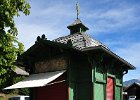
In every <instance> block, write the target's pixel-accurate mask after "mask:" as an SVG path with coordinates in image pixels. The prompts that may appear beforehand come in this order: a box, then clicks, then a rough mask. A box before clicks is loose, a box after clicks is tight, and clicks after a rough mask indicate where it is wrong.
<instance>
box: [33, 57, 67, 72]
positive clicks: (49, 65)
mask: <svg viewBox="0 0 140 100" xmlns="http://www.w3.org/2000/svg"><path fill="white" fill-rule="evenodd" d="M66 67H67V60H66V59H64V58H53V59H49V60H43V61H40V62H36V63H35V73H42V72H48V71H57V70H63V69H66Z"/></svg>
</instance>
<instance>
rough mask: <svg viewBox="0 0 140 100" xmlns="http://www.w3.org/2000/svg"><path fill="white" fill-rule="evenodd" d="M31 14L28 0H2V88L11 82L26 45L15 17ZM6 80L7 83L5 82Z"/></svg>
mask: <svg viewBox="0 0 140 100" xmlns="http://www.w3.org/2000/svg"><path fill="white" fill-rule="evenodd" d="M20 12H23V13H24V14H25V15H29V14H30V5H29V3H28V2H27V1H26V0H0V88H1V89H2V88H3V87H5V86H6V85H7V84H6V83H8V84H9V82H10V80H8V79H10V78H9V77H10V73H11V71H12V70H13V69H14V68H15V67H14V64H13V63H14V62H15V60H16V59H17V56H18V55H19V54H21V53H22V52H23V50H24V46H23V44H22V43H20V42H19V41H18V39H17V35H18V31H17V28H16V25H15V22H14V17H16V16H17V17H18V16H20ZM5 82H6V83H5Z"/></svg>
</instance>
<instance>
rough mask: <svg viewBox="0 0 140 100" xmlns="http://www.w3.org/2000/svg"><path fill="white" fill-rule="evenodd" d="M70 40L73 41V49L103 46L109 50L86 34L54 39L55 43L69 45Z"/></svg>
mask: <svg viewBox="0 0 140 100" xmlns="http://www.w3.org/2000/svg"><path fill="white" fill-rule="evenodd" d="M68 40H71V42H72V45H73V47H74V48H76V49H79V50H81V49H84V48H88V47H95V46H103V47H105V48H108V47H107V46H105V45H104V44H102V43H101V42H99V41H97V40H96V39H93V38H91V37H90V36H89V35H88V34H86V33H85V32H82V33H80V32H78V33H75V34H71V35H68V36H64V37H59V38H57V39H54V40H53V41H56V42H60V43H64V44H67V42H68Z"/></svg>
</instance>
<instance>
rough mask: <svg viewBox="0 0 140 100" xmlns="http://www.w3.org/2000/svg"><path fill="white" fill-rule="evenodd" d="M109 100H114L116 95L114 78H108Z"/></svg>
mask: <svg viewBox="0 0 140 100" xmlns="http://www.w3.org/2000/svg"><path fill="white" fill-rule="evenodd" d="M106 92H107V100H113V95H114V82H113V79H112V78H107V89H106Z"/></svg>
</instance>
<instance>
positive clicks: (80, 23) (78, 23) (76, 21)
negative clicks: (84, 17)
mask: <svg viewBox="0 0 140 100" xmlns="http://www.w3.org/2000/svg"><path fill="white" fill-rule="evenodd" d="M77 25H80V26H83V27H84V28H86V30H89V28H88V27H86V26H85V25H84V24H83V23H82V21H81V20H80V19H79V18H78V19H76V20H75V21H74V22H73V23H72V24H70V25H69V26H67V28H68V29H71V27H74V26H77Z"/></svg>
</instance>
